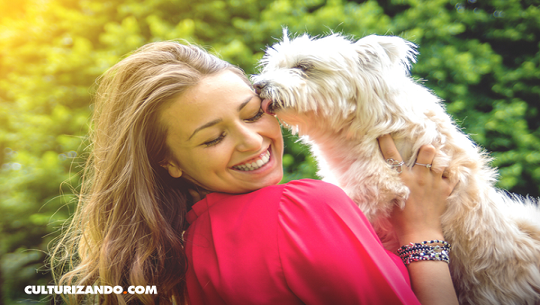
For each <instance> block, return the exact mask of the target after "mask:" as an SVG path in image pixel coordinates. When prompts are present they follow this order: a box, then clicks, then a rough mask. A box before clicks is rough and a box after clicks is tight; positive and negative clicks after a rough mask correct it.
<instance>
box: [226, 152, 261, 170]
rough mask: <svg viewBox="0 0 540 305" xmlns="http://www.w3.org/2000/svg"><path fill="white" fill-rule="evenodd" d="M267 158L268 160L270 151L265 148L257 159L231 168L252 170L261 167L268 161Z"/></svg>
mask: <svg viewBox="0 0 540 305" xmlns="http://www.w3.org/2000/svg"><path fill="white" fill-rule="evenodd" d="M269 160H270V151H269V150H267V151H266V153H264V154H263V155H262V156H261V158H260V159H259V160H257V161H254V162H251V163H246V164H241V165H236V166H233V168H235V169H238V170H241V171H252V170H256V169H259V168H261V167H263V165H265V164H266V163H268V161H269Z"/></svg>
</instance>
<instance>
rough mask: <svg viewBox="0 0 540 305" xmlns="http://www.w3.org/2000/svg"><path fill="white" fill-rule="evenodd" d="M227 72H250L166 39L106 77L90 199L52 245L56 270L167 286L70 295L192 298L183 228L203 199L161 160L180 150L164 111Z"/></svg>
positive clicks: (80, 279)
mask: <svg viewBox="0 0 540 305" xmlns="http://www.w3.org/2000/svg"><path fill="white" fill-rule="evenodd" d="M226 69H227V70H231V71H233V72H235V73H236V74H238V75H239V76H241V77H242V78H244V79H245V75H244V73H243V72H242V71H241V70H240V69H238V68H236V67H234V66H232V65H231V64H229V63H227V62H225V61H223V60H221V59H219V58H217V57H215V56H213V55H210V54H208V53H207V52H206V51H204V50H202V49H200V48H198V47H196V46H191V45H182V44H180V43H177V42H156V43H151V44H148V45H146V46H143V47H142V48H140V49H138V50H137V51H135V52H134V53H133V54H131V55H130V56H128V57H126V58H125V59H123V60H122V61H120V62H119V63H117V64H116V65H115V66H113V67H112V68H111V69H109V70H108V71H107V72H106V73H105V74H104V75H103V76H102V78H101V79H100V83H99V87H98V90H97V93H96V98H95V113H94V116H93V131H91V133H90V139H91V143H92V147H91V155H90V157H89V158H88V160H87V164H86V167H85V170H84V173H83V183H82V190H81V196H80V198H79V204H78V207H77V210H76V212H75V214H74V216H73V218H72V220H71V223H70V225H69V227H68V229H67V230H66V232H65V233H64V234H63V235H61V237H60V238H59V240H58V242H57V244H56V246H55V247H54V248H53V250H52V251H51V264H52V266H53V274H56V275H57V276H55V281H56V283H57V285H69V286H73V285H81V286H87V285H88V286H91V285H96V286H100V285H103V286H104V285H110V286H116V285H119V286H123V287H124V289H127V287H128V286H136V285H141V286H147V285H148V286H150V285H155V286H156V288H157V292H158V293H157V295H152V294H149V295H131V294H125V295H123V294H118V295H117V294H103V295H98V296H94V297H84V295H66V296H64V299H65V301H67V302H68V303H71V304H80V303H83V302H84V303H100V304H124V303H127V304H130V303H137V304H140V303H142V304H156V303H159V304H170V303H172V302H173V301H174V302H175V303H177V304H183V303H184V302H185V296H184V292H185V277H184V275H185V272H186V268H187V260H186V255H185V253H184V249H183V244H182V232H183V231H184V230H185V229H186V228H187V222H186V219H185V215H186V213H187V211H188V209H189V207H190V206H191V205H192V204H193V202H192V201H193V199H192V197H191V196H190V195H189V192H188V189H189V188H190V185H189V184H188V183H187V181H185V180H183V179H182V178H178V179H174V178H172V177H170V176H169V174H168V173H167V171H166V170H165V169H164V168H162V167H161V166H160V165H159V164H160V163H161V162H163V161H165V160H167V159H168V158H169V157H170V155H169V149H168V148H167V146H166V144H165V138H166V135H167V130H166V128H165V127H164V126H163V124H160V122H159V117H160V110H161V109H163V106H164V105H165V104H166V103H168V102H170V101H172V100H174V99H175V98H176V97H178V96H179V94H181V93H182V92H183V91H185V90H186V89H188V88H190V87H192V86H194V85H196V84H197V83H198V82H199V81H200V80H201V79H202V78H203V77H205V76H207V75H211V74H214V73H217V72H219V71H222V70H226ZM245 80H246V82H247V79H245ZM179 123H181V122H179Z"/></svg>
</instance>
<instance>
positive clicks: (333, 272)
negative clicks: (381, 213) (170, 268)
mask: <svg viewBox="0 0 540 305" xmlns="http://www.w3.org/2000/svg"><path fill="white" fill-rule="evenodd" d="M188 221H189V223H190V226H189V229H188V230H187V232H186V234H185V238H186V253H187V257H188V262H189V265H188V271H187V289H188V297H189V300H190V304H192V305H198V304H212V305H214V304H231V305H242V304H257V305H258V304H279V305H288V304H321V305H328V304H369V305H375V304H381V305H388V304H419V302H418V299H417V298H416V296H415V295H414V294H413V292H412V290H411V287H410V282H409V275H408V273H407V269H406V267H405V266H404V265H403V263H402V262H401V261H400V259H399V258H398V257H397V256H396V255H394V254H392V253H391V252H389V251H386V250H385V249H384V248H383V247H382V244H381V242H380V240H379V239H378V238H377V236H376V235H375V232H374V231H373V228H372V227H371V225H370V224H369V222H368V221H367V219H366V218H365V216H364V214H362V212H361V211H360V209H359V208H358V207H357V206H356V205H355V204H354V203H353V202H352V200H351V199H350V198H349V197H348V196H347V195H345V193H344V192H343V191H342V190H341V189H340V188H338V187H336V186H334V185H331V184H328V183H325V182H322V181H318V180H309V179H304V180H298V181H293V182H289V183H287V184H282V185H275V186H270V187H266V188H263V189H261V190H258V191H255V192H252V193H248V194H241V195H231V194H222V193H212V194H209V195H207V196H206V198H205V199H203V200H201V201H199V202H198V203H196V204H195V205H194V206H193V209H192V210H191V211H190V212H189V213H188Z"/></svg>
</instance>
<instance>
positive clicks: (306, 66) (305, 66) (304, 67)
mask: <svg viewBox="0 0 540 305" xmlns="http://www.w3.org/2000/svg"><path fill="white" fill-rule="evenodd" d="M294 68H295V69H299V70H300V71H302V72H306V71H308V70H309V69H311V68H313V65H311V64H308V63H298V64H296V66H294Z"/></svg>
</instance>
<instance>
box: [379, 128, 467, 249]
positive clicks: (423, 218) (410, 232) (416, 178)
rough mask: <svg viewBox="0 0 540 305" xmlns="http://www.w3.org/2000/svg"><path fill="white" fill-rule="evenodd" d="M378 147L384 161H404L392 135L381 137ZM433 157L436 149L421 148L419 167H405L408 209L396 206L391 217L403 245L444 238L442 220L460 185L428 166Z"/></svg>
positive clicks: (403, 175) (403, 174)
mask: <svg viewBox="0 0 540 305" xmlns="http://www.w3.org/2000/svg"><path fill="white" fill-rule="evenodd" d="M379 146H380V148H381V152H382V154H383V156H384V158H385V159H389V158H392V159H394V160H397V161H402V158H401V155H400V154H399V152H398V150H397V148H396V146H395V144H394V140H393V139H392V137H391V136H390V135H384V136H382V137H380V138H379ZM434 157H435V148H434V147H433V146H432V145H424V146H422V147H421V148H420V151H419V152H418V158H417V160H416V163H417V164H415V165H414V166H413V167H412V168H408V167H406V166H403V171H402V172H401V174H400V175H399V177H400V178H401V180H402V181H403V183H404V184H405V185H406V186H407V187H408V188H409V189H410V191H411V193H410V195H409V198H408V199H407V201H406V203H405V208H404V209H403V210H402V209H400V208H399V207H395V208H394V210H393V212H392V215H391V221H392V224H393V225H394V228H395V229H396V232H397V233H398V238H399V241H400V243H401V244H408V243H410V242H421V241H425V240H433V239H443V235H442V228H441V220H440V218H441V215H442V214H443V213H444V211H445V210H446V199H447V198H448V196H449V195H450V194H451V193H452V191H453V189H454V187H455V186H456V184H457V183H456V182H452V181H451V180H450V179H448V178H446V177H444V176H443V173H437V172H434V171H432V170H431V169H430V168H428V167H426V166H425V165H427V164H432V163H433V159H434Z"/></svg>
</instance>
